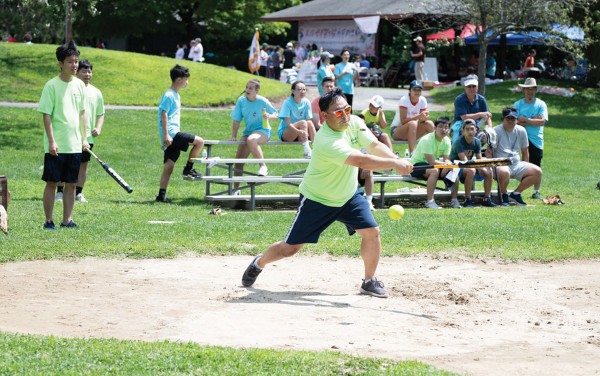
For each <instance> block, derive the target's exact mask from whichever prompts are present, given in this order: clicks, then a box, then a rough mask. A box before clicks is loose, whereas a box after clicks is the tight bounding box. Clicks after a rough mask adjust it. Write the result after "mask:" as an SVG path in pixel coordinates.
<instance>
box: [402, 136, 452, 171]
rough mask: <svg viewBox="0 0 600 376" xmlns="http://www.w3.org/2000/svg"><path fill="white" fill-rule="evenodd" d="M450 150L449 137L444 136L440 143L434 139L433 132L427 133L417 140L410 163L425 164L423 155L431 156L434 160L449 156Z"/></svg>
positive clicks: (425, 159) (425, 160)
mask: <svg viewBox="0 0 600 376" xmlns="http://www.w3.org/2000/svg"><path fill="white" fill-rule="evenodd" d="M451 149H452V144H451V142H450V138H449V137H447V136H445V137H444V138H442V141H438V140H437V138H435V131H434V132H432V133H428V134H426V135H425V136H423V137H421V139H420V140H419V143H418V144H417V147H416V148H415V151H414V152H413V155H412V157H411V159H410V163H412V164H416V163H427V158H425V154H432V155H433V158H435V159H436V160H437V159H439V158H440V157H443V156H445V155H448V156H449V155H450V150H451Z"/></svg>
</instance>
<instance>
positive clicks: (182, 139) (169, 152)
mask: <svg viewBox="0 0 600 376" xmlns="http://www.w3.org/2000/svg"><path fill="white" fill-rule="evenodd" d="M195 139H196V136H194V135H193V134H189V133H185V132H177V134H176V135H175V137H173V142H172V143H171V145H170V146H169V147H168V148H166V149H165V155H164V158H163V163H167V160H169V159H170V160H172V161H173V162H177V160H178V159H179V156H180V155H181V152H182V151H187V149H188V147H189V146H190V144H193V143H194V140H195Z"/></svg>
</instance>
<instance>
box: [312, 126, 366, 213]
mask: <svg viewBox="0 0 600 376" xmlns="http://www.w3.org/2000/svg"><path fill="white" fill-rule="evenodd" d="M375 140H376V139H375V136H373V133H371V132H370V131H369V130H368V129H367V128H366V127H365V125H364V123H363V122H362V121H361V120H360V119H359V118H358V117H356V116H351V117H350V124H349V125H348V128H347V129H346V130H345V131H343V132H336V131H334V130H332V129H331V128H329V126H328V125H327V122H325V123H323V126H322V127H321V129H320V130H319V131H318V132H317V134H316V136H315V140H314V142H313V151H312V158H311V160H310V163H309V165H308V168H307V169H306V173H305V174H304V180H303V181H302V183H301V184H300V193H301V194H302V195H303V196H304V197H306V198H308V199H310V200H313V201H317V202H319V203H321V204H323V205H327V206H333V207H340V206H342V205H344V204H345V203H346V202H347V201H348V200H349V199H350V198H351V197H352V196H353V195H354V193H355V192H356V188H357V184H358V182H357V177H358V167H354V166H350V165H347V164H345V162H346V160H347V159H348V157H349V156H350V154H352V153H353V152H354V151H355V150H360V149H361V148H365V147H367V146H369V145H371V144H372V143H373V142H374V141H375Z"/></svg>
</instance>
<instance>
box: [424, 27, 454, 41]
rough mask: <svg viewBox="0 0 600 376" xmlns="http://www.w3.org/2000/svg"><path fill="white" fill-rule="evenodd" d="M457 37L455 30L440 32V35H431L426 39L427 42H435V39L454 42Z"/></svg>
mask: <svg viewBox="0 0 600 376" xmlns="http://www.w3.org/2000/svg"><path fill="white" fill-rule="evenodd" d="M455 36H456V33H455V32H454V29H448V30H444V31H440V32H439V33H435V34H431V35H428V36H426V37H425V40H426V41H429V40H435V39H447V40H452V39H454V37H455Z"/></svg>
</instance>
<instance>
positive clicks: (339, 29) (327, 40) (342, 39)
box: [298, 20, 377, 56]
mask: <svg viewBox="0 0 600 376" xmlns="http://www.w3.org/2000/svg"><path fill="white" fill-rule="evenodd" d="M376 35H377V34H364V33H363V32H362V31H360V29H359V27H358V26H357V25H356V22H354V20H346V21H299V22H298V41H300V44H301V45H303V46H306V45H307V44H311V45H312V44H313V43H314V44H316V45H317V46H318V47H319V48H323V51H329V52H331V53H332V54H334V55H339V54H340V52H341V51H342V49H344V48H346V49H348V50H350V53H351V54H365V55H367V56H374V55H375V36H376Z"/></svg>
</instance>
